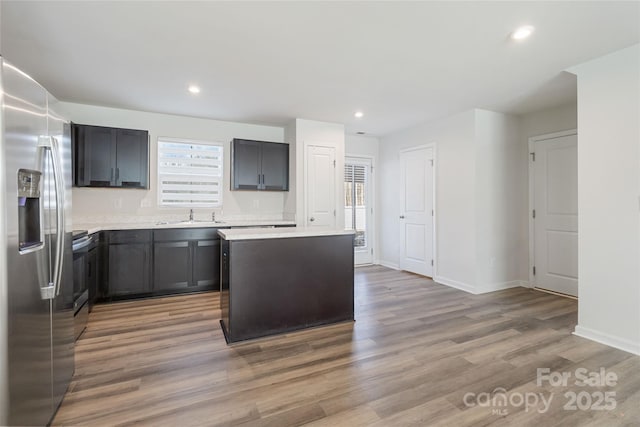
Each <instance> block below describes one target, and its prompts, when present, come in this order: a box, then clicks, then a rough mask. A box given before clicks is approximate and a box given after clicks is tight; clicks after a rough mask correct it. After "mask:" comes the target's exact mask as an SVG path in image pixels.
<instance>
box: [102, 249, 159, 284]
mask: <svg viewBox="0 0 640 427" xmlns="http://www.w3.org/2000/svg"><path fill="white" fill-rule="evenodd" d="M150 255H151V245H150V244H149V243H123V244H117V245H109V296H111V297H115V296H121V295H132V294H143V293H147V292H150V291H151V286H150V285H151V284H150V280H149V265H150V261H151V256H150Z"/></svg>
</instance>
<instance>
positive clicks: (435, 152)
mask: <svg viewBox="0 0 640 427" xmlns="http://www.w3.org/2000/svg"><path fill="white" fill-rule="evenodd" d="M424 148H431V149H432V152H433V192H432V194H433V200H432V201H431V203H432V206H433V221H432V222H431V225H432V227H433V229H432V230H431V231H432V233H433V241H432V242H431V246H432V248H431V251H432V254H433V277H432V279H433V280H434V281H435V280H436V279H435V278H436V277H437V276H438V244H437V242H438V231H437V230H438V227H437V226H436V224H437V219H438V205H437V202H436V201H437V200H438V197H437V189H438V178H437V177H438V144H437V143H435V142H430V143H427V144H422V145H417V146H415V147H409V148H404V149H402V150H400V151H399V152H398V166H400V167H402V165H401V163H400V156H401V155H402V153H408V152H411V151H416V150H422V149H424ZM398 206H399V204H398ZM399 216H400V214H399V213H396V218H399ZM400 225H401V224H400V222H399V221H398V229H399V228H400ZM398 235H400V233H398ZM402 244H403V243H402V242H400V245H402ZM399 255H401V254H399ZM400 260H401V257H398V269H400V270H402V267H401V265H400Z"/></svg>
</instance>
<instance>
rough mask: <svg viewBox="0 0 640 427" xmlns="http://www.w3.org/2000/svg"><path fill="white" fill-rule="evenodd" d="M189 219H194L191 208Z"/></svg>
mask: <svg viewBox="0 0 640 427" xmlns="http://www.w3.org/2000/svg"><path fill="white" fill-rule="evenodd" d="M189 221H193V209H189Z"/></svg>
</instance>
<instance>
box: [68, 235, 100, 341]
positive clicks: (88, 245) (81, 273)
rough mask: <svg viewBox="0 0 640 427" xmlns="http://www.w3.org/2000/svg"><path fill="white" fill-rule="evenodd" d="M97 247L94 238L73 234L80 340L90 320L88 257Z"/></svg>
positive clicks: (76, 303)
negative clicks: (93, 248)
mask: <svg viewBox="0 0 640 427" xmlns="http://www.w3.org/2000/svg"><path fill="white" fill-rule="evenodd" d="M94 246H95V243H94V241H93V236H89V235H87V232H86V231H84V232H82V231H74V233H73V312H74V323H75V337H76V339H78V338H79V337H80V335H81V334H82V332H83V331H84V329H85V328H86V326H87V320H88V318H89V289H88V284H87V277H88V276H89V273H90V272H89V271H87V268H88V262H87V257H88V255H89V251H90V250H91V249H92V247H94Z"/></svg>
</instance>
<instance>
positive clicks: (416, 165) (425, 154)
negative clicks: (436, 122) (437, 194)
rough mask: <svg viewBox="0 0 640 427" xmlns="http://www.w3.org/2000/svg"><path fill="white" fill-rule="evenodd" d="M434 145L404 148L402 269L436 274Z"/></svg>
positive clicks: (402, 174)
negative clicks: (434, 269) (434, 264)
mask: <svg viewBox="0 0 640 427" xmlns="http://www.w3.org/2000/svg"><path fill="white" fill-rule="evenodd" d="M434 162H435V158H434V148H433V146H423V147H417V148H413V149H409V150H403V151H401V152H400V189H399V190H400V269H402V270H406V271H410V272H413V273H416V274H421V275H424V276H429V277H433V260H434V250H433V242H434V226H433V225H434V202H433V200H434Z"/></svg>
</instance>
